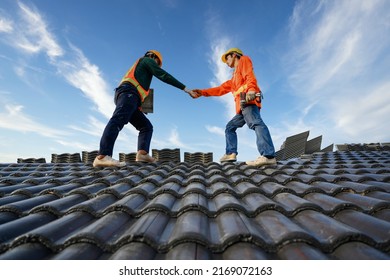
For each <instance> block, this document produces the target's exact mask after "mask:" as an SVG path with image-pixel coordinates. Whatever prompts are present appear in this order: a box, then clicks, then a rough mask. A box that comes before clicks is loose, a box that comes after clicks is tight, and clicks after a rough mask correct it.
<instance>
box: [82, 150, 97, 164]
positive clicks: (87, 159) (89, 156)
mask: <svg viewBox="0 0 390 280" xmlns="http://www.w3.org/2000/svg"><path fill="white" fill-rule="evenodd" d="M81 154H82V161H83V162H84V163H92V162H93V161H94V160H95V158H96V157H97V155H98V154H99V152H98V151H91V152H88V151H83V152H82V153H81Z"/></svg>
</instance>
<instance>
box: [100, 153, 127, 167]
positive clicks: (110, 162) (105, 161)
mask: <svg viewBox="0 0 390 280" xmlns="http://www.w3.org/2000/svg"><path fill="white" fill-rule="evenodd" d="M92 165H93V167H109V166H115V167H123V166H126V162H120V161H119V160H116V159H113V158H112V157H110V156H97V157H96V158H95V160H94V161H93V164H92Z"/></svg>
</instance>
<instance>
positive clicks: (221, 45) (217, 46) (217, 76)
mask: <svg viewBox="0 0 390 280" xmlns="http://www.w3.org/2000/svg"><path fill="white" fill-rule="evenodd" d="M229 48H231V40H230V39H229V38H227V37H224V38H215V40H214V41H212V42H211V53H210V57H209V60H208V62H209V65H210V67H211V69H212V71H213V73H214V77H212V79H211V82H210V85H211V87H216V86H219V85H220V84H222V83H223V82H226V81H227V80H230V79H231V78H232V72H231V69H230V68H229V67H228V66H227V65H226V64H224V63H223V62H222V61H221V55H222V54H223V53H224V52H225V51H226V50H227V49H229ZM216 98H217V100H218V101H220V102H222V103H223V104H224V106H225V108H226V111H225V112H226V119H231V118H232V117H233V116H234V115H235V114H236V110H235V103H234V98H233V96H232V94H230V93H228V94H225V95H223V96H220V97H216Z"/></svg>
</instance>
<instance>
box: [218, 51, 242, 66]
mask: <svg viewBox="0 0 390 280" xmlns="http://www.w3.org/2000/svg"><path fill="white" fill-rule="evenodd" d="M243 55H244V53H243V52H242V50H240V49H239V48H231V49H228V50H227V51H226V52H225V53H224V54H223V55H222V57H221V59H222V61H223V63H226V64H227V65H229V66H230V67H234V61H235V58H238V59H240V57H241V56H243Z"/></svg>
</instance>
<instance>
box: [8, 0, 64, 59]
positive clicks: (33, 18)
mask: <svg viewBox="0 0 390 280" xmlns="http://www.w3.org/2000/svg"><path fill="white" fill-rule="evenodd" d="M18 5H19V8H20V11H21V19H22V21H21V22H20V23H19V24H18V27H17V30H15V32H13V36H12V37H11V38H12V40H11V42H12V43H13V44H15V46H16V47H18V48H20V49H22V50H23V51H25V52H27V53H38V52H41V51H43V52H44V53H46V55H47V56H48V57H49V58H50V59H55V58H57V57H59V56H62V55H63V54H64V51H63V49H62V48H61V47H60V45H59V44H58V43H57V42H56V39H55V38H54V36H53V34H52V33H51V32H50V31H49V30H48V27H47V24H46V22H45V21H44V19H43V17H42V16H41V15H40V14H39V12H37V11H35V10H34V9H33V8H31V7H28V6H27V5H25V4H23V3H22V2H18Z"/></svg>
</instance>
